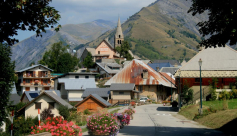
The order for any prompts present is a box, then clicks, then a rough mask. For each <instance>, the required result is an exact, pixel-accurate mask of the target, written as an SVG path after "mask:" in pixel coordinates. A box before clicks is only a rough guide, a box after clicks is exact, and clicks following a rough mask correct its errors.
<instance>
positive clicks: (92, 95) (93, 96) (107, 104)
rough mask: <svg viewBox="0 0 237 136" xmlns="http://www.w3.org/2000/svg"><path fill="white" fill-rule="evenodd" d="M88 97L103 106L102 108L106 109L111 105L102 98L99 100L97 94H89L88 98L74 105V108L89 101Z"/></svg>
mask: <svg viewBox="0 0 237 136" xmlns="http://www.w3.org/2000/svg"><path fill="white" fill-rule="evenodd" d="M90 97H92V98H94V99H96V100H97V101H98V102H100V103H101V104H103V105H104V106H106V107H108V106H111V104H110V103H109V102H107V101H105V100H104V99H103V98H101V97H100V96H99V95H98V94H90V95H89V96H87V97H86V98H85V99H83V100H82V101H80V102H79V103H77V104H76V105H75V107H78V106H79V105H80V104H82V103H83V102H85V101H86V100H87V99H89V98H90Z"/></svg>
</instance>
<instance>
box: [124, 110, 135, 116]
mask: <svg viewBox="0 0 237 136" xmlns="http://www.w3.org/2000/svg"><path fill="white" fill-rule="evenodd" d="M123 113H126V114H128V115H130V116H131V115H132V114H133V113H136V111H135V110H133V109H126V110H124V112H123Z"/></svg>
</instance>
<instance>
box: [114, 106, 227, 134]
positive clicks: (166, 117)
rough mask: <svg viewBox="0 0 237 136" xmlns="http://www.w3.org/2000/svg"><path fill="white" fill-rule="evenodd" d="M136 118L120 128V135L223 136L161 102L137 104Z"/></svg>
mask: <svg viewBox="0 0 237 136" xmlns="http://www.w3.org/2000/svg"><path fill="white" fill-rule="evenodd" d="M135 110H136V111H137V112H136V113H135V115H134V120H131V124H130V125H129V126H125V127H124V128H123V129H121V130H120V133H119V134H118V136H125V135H126V136H129V135H130V136H222V135H223V134H222V133H221V132H220V131H216V130H213V129H208V128H206V127H204V126H201V125H199V124H198V123H196V122H194V121H191V120H187V119H186V118H184V117H183V116H180V115H178V114H177V112H176V111H174V110H175V109H173V108H172V107H164V106H163V105H161V104H150V105H142V106H137V107H136V108H135Z"/></svg>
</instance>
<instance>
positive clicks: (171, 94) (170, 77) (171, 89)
mask: <svg viewBox="0 0 237 136" xmlns="http://www.w3.org/2000/svg"><path fill="white" fill-rule="evenodd" d="M170 83H171V98H170V101H171V102H172V74H171V75H170Z"/></svg>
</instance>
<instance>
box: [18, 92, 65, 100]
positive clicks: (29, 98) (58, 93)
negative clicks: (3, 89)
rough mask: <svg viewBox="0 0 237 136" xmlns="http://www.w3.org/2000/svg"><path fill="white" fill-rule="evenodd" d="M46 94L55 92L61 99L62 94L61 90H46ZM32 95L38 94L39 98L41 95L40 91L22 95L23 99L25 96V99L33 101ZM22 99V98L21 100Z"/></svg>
mask: <svg viewBox="0 0 237 136" xmlns="http://www.w3.org/2000/svg"><path fill="white" fill-rule="evenodd" d="M45 91H46V92H52V91H55V93H56V94H57V95H58V96H59V97H61V92H60V91H59V90H45ZM30 93H36V94H38V95H37V96H39V95H40V91H25V92H24V94H23V95H22V97H23V96H24V95H25V97H26V98H27V99H28V100H29V101H32V100H33V99H34V98H32V97H31V95H30ZM21 99H22V98H21Z"/></svg>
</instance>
